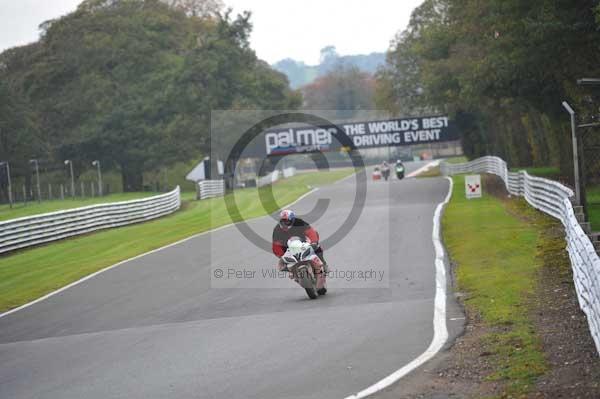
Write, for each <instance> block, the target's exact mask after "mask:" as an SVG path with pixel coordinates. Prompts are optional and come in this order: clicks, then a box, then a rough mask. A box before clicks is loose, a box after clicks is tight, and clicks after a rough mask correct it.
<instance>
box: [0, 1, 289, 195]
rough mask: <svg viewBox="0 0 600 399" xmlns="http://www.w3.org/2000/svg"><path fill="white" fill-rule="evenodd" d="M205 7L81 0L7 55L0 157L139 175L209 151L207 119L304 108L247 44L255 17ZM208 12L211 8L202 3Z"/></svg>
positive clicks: (0, 97)
mask: <svg viewBox="0 0 600 399" xmlns="http://www.w3.org/2000/svg"><path fill="white" fill-rule="evenodd" d="M218 6H219V2H217V1H214V0H212V1H209V0H176V1H164V2H161V1H159V0H86V1H84V2H83V3H82V4H81V5H80V6H79V7H78V9H77V10H76V11H75V12H73V13H71V14H69V15H67V16H65V17H62V18H60V19H57V20H53V21H49V22H47V23H45V24H44V25H43V26H42V30H43V33H42V37H41V39H40V40H39V41H38V42H37V43H34V44H31V45H28V46H24V47H19V48H13V49H10V50H7V51H5V52H4V53H3V54H1V55H0V159H3V160H9V161H10V162H11V165H12V166H13V169H14V173H15V175H26V174H28V173H29V166H28V159H30V158H39V159H42V160H44V162H45V163H50V164H51V163H54V164H57V165H60V164H61V161H62V160H64V159H72V160H73V161H74V162H75V165H76V167H75V170H76V171H77V170H81V169H83V168H82V167H81V168H80V167H77V166H78V165H86V166H88V167H89V162H91V160H94V159H99V160H100V161H101V162H102V165H103V167H105V168H113V169H116V170H119V171H120V172H121V174H122V176H123V185H124V189H125V190H127V191H132V190H140V189H142V186H143V172H144V171H150V170H155V169H158V168H162V167H165V166H169V165H172V164H174V163H175V162H178V161H189V160H190V159H194V158H196V159H197V158H200V155H201V154H202V153H204V154H206V153H208V141H209V133H210V132H209V121H210V112H211V110H215V109H228V108H234V109H235V108H238V109H242V108H267V109H289V108H295V107H297V106H299V105H300V100H299V97H298V95H297V94H295V93H293V92H292V91H291V90H290V89H289V85H288V81H287V79H286V77H285V76H284V75H283V74H281V73H279V72H276V71H274V70H272V69H271V68H270V67H269V66H268V65H267V64H266V63H264V62H262V61H260V60H259V59H257V57H256V55H255V53H254V51H253V50H252V49H251V48H250V47H249V42H248V37H249V35H250V31H251V23H250V15H249V14H248V13H246V14H243V15H239V16H237V17H236V18H232V17H230V14H229V13H228V12H222V11H220V10H218V9H215V7H218ZM207 7H208V8H207Z"/></svg>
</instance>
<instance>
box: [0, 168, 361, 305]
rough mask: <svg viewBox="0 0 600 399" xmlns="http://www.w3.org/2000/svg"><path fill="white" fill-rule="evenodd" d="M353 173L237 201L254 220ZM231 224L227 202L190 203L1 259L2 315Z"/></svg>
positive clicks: (251, 192)
mask: <svg viewBox="0 0 600 399" xmlns="http://www.w3.org/2000/svg"><path fill="white" fill-rule="evenodd" d="M352 172H353V170H352V169H343V170H335V171H330V172H320V173H310V174H301V175H298V176H295V177H293V178H291V179H287V180H284V181H281V182H279V183H277V184H275V185H274V186H273V187H272V189H273V199H272V200H271V201H269V202H267V203H265V208H263V206H262V205H261V202H260V200H259V190H256V189H247V190H238V191H236V192H235V194H232V195H235V198H236V202H237V204H238V207H239V209H240V213H241V217H242V218H244V219H249V218H253V217H257V216H262V215H266V214H269V213H272V212H274V211H276V210H277V209H279V207H280V206H284V205H286V204H289V203H291V202H292V201H294V200H296V199H297V198H299V197H300V196H301V195H303V194H305V193H306V192H308V191H310V187H309V185H310V186H313V187H314V186H319V185H325V184H329V183H332V182H334V181H337V180H339V179H341V178H343V177H345V176H348V175H350V174H351V173H352ZM268 189H269V188H268V187H264V188H262V189H260V190H262V191H264V190H268ZM186 198H187V197H186ZM231 222H232V220H231V218H230V216H229V214H228V212H227V209H226V207H225V202H224V200H223V198H215V199H211V200H206V201H190V200H185V201H184V202H183V204H182V209H181V210H180V211H178V212H176V213H174V214H173V215H170V216H168V217H164V218H161V219H158V220H155V221H151V222H147V223H143V224H137V225H132V226H127V227H122V228H118V229H112V230H107V231H103V232H98V233H94V234H90V235H87V236H82V237H78V238H73V239H69V240H64V241H59V242H55V243H52V244H49V245H46V246H42V247H37V248H33V249H29V250H24V251H21V252H17V253H14V254H12V255H8V256H4V257H2V258H0V312H3V311H6V310H9V309H12V308H15V307H17V306H20V305H22V304H24V303H27V302H29V301H32V300H34V299H36V298H39V297H41V296H43V295H45V294H47V293H49V292H52V291H54V290H56V289H58V288H60V287H64V286H65V285H67V284H69V283H71V282H73V281H77V280H78V279H80V278H82V277H84V276H86V275H89V274H91V273H94V272H96V271H98V270H101V269H103V268H105V267H108V266H110V265H113V264H115V263H117V262H120V261H122V260H125V259H128V258H131V257H133V256H136V255H139V254H142V253H145V252H148V251H151V250H153V249H156V248H160V247H162V246H165V245H167V244H170V243H173V242H176V241H178V240H181V239H184V238H186V237H189V236H191V235H194V234H197V233H201V232H203V231H207V230H210V229H213V228H216V227H219V226H222V225H225V224H229V223H231Z"/></svg>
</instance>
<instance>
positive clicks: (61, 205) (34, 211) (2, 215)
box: [0, 192, 159, 221]
mask: <svg viewBox="0 0 600 399" xmlns="http://www.w3.org/2000/svg"><path fill="white" fill-rule="evenodd" d="M158 194H159V193H148V192H146V193H143V192H140V193H120V194H111V195H107V196H104V197H94V198H75V199H65V200H62V201H61V200H55V201H43V202H41V203H37V202H28V203H27V204H26V205H25V204H23V203H19V204H14V205H13V208H12V209H11V208H10V207H9V206H8V205H0V221H4V220H10V219H16V218H21V217H25V216H33V215H38V214H41V213H48V212H54V211H63V210H66V209H73V208H80V207H82V206H89V205H97V204H105V203H109V202H119V201H129V200H134V199H139V198H145V197H150V196H152V195H158Z"/></svg>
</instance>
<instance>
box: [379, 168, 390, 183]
mask: <svg viewBox="0 0 600 399" xmlns="http://www.w3.org/2000/svg"><path fill="white" fill-rule="evenodd" d="M381 176H383V178H384V179H385V181H387V180H388V179H389V178H390V167H389V166H387V165H384V166H382V167H381Z"/></svg>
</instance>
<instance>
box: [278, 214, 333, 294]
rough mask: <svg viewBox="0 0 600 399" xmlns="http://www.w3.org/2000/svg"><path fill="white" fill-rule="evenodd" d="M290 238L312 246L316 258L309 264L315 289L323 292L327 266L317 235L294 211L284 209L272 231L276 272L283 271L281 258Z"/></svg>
mask: <svg viewBox="0 0 600 399" xmlns="http://www.w3.org/2000/svg"><path fill="white" fill-rule="evenodd" d="M292 237H299V238H300V239H301V240H302V241H304V242H307V243H309V244H311V245H312V247H313V249H314V250H315V254H316V255H317V256H318V257H317V258H315V259H314V260H313V262H312V263H311V265H312V267H313V270H314V271H315V274H316V275H317V288H318V289H323V290H325V288H324V286H325V274H326V273H327V264H326V263H325V258H324V257H323V248H321V246H320V245H319V233H318V232H317V230H315V229H314V228H313V227H312V226H311V225H310V224H309V223H307V222H305V221H304V220H302V219H300V218H297V217H296V214H295V213H294V211H292V210H289V209H286V210H283V211H281V213H280V214H279V223H277V225H276V226H275V228H274V229H273V245H272V249H273V254H275V256H277V257H278V258H279V263H278V264H277V268H278V270H280V271H281V270H284V269H285V266H286V265H285V263H284V262H283V260H282V259H281V257H282V256H283V255H284V254H285V252H286V251H287V242H288V240H289V239H290V238H292Z"/></svg>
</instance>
